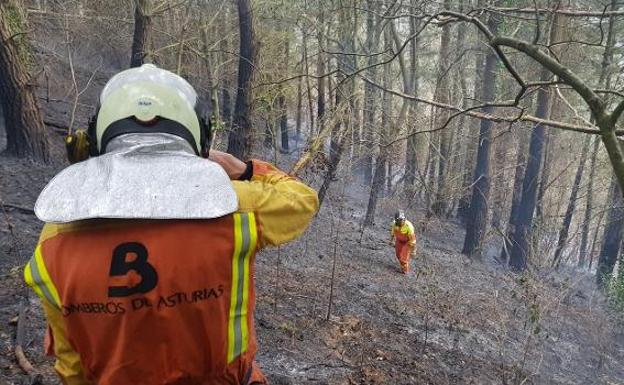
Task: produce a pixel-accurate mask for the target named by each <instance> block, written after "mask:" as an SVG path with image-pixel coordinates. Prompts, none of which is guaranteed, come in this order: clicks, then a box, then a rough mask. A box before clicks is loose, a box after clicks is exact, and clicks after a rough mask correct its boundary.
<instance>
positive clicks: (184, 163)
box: [24, 65, 318, 385]
mask: <svg viewBox="0 0 624 385" xmlns="http://www.w3.org/2000/svg"><path fill="white" fill-rule="evenodd" d="M196 105H197V95H196V93H195V91H194V90H193V88H192V87H191V86H190V85H189V84H188V83H187V82H186V81H185V80H184V79H182V78H181V77H179V76H177V75H175V74H173V73H171V72H168V71H165V70H162V69H159V68H156V67H155V66H153V65H144V66H142V67H140V68H134V69H130V70H127V71H123V72H121V73H119V74H117V75H115V76H114V77H113V78H111V80H110V81H109V82H108V83H107V85H106V86H105V87H104V89H103V90H102V93H101V95H100V98H99V107H98V111H97V113H96V116H95V117H94V119H92V122H91V124H90V127H89V133H88V138H89V145H90V146H91V149H90V153H91V158H89V159H87V160H84V161H81V162H78V163H76V164H73V165H71V166H69V167H68V168H66V169H65V170H63V171H62V172H61V173H59V175H57V176H56V177H55V178H53V180H52V181H51V182H50V183H49V184H48V185H47V186H46V187H45V189H44V190H43V191H42V193H41V195H40V196H39V198H38V200H37V203H36V205H35V212H36V214H37V216H38V217H39V218H40V219H41V220H43V221H44V222H46V224H45V226H44V228H43V231H42V233H41V236H40V239H39V242H38V244H37V247H36V250H35V253H34V256H33V258H32V259H31V260H30V262H29V263H28V264H27V266H26V268H25V272H24V275H25V279H26V282H27V283H28V285H30V286H31V287H32V288H33V290H34V291H35V292H36V293H37V294H38V295H39V296H40V297H41V299H42V303H43V308H44V311H45V315H46V318H47V321H48V332H47V334H46V350H47V352H48V353H49V354H51V355H54V356H55V357H56V364H55V369H56V371H57V373H58V374H59V376H60V377H61V379H62V381H63V383H64V384H70V385H82V384H101V385H130V384H146V385H150V384H211V385H212V384H215V385H221V384H223V385H225V384H237V385H238V384H265V383H266V380H265V378H264V376H263V375H262V373H261V372H260V370H259V369H258V367H257V365H256V364H255V362H254V357H255V354H256V350H257V344H256V336H255V331H254V318H253V313H254V302H255V296H254V257H255V255H256V252H257V251H258V250H259V249H261V248H263V247H265V246H267V245H279V244H282V243H284V242H287V241H289V240H291V239H293V238H296V237H297V236H299V235H300V234H301V233H302V232H303V231H304V230H305V228H306V227H307V225H308V223H309V222H310V221H311V219H312V217H313V215H314V214H315V213H316V211H317V210H318V199H317V194H316V192H315V191H314V190H312V189H310V188H309V187H307V186H306V185H304V184H303V183H301V182H300V181H298V180H296V179H295V178H292V177H290V176H288V175H286V174H285V173H283V172H281V171H280V170H278V169H276V168H275V167H273V166H271V165H270V164H268V163H265V162H262V161H258V160H251V161H249V162H247V163H244V162H242V161H240V160H238V159H236V158H234V157H233V156H231V155H228V154H225V153H221V152H217V151H212V150H211V151H210V155H209V157H208V159H206V155H207V153H208V149H209V147H210V126H209V124H207V123H205V122H204V121H203V120H202V119H201V118H200V117H199V115H198V114H197V113H196ZM200 155H204V156H200Z"/></svg>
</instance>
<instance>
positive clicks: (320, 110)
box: [316, 12, 327, 132]
mask: <svg viewBox="0 0 624 385" xmlns="http://www.w3.org/2000/svg"><path fill="white" fill-rule="evenodd" d="M324 20H325V18H324V16H323V12H321V13H320V15H319V28H320V30H319V33H318V44H319V47H320V48H321V49H325V47H324V46H323V33H324V29H325V27H324V24H323V23H324ZM325 71H326V68H325V55H324V54H323V52H319V53H318V58H317V64H316V72H317V74H318V76H320V77H319V78H318V84H317V96H316V109H317V110H316V111H317V113H316V117H317V119H316V121H317V122H318V131H319V132H322V131H323V126H324V125H325V124H324V121H323V117H324V116H325V92H326V91H325V83H326V81H327V79H326V78H325V76H322V75H324V74H325Z"/></svg>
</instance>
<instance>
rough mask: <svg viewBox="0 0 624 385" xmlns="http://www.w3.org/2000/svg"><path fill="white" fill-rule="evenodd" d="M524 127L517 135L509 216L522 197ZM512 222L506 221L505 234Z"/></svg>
mask: <svg viewBox="0 0 624 385" xmlns="http://www.w3.org/2000/svg"><path fill="white" fill-rule="evenodd" d="M524 131H525V129H522V131H520V135H519V137H518V153H517V154H516V169H515V170H514V184H513V190H512V196H511V211H510V212H511V214H510V215H509V217H510V218H516V217H518V208H519V207H520V200H521V198H522V178H523V177H524V173H525V172H526V162H527V144H528V142H529V137H528V136H527V135H526V134H524ZM511 229H512V222H511V220H510V221H509V222H508V223H507V229H506V231H505V234H511ZM504 242H505V245H504V246H503V248H502V250H501V257H500V260H501V261H504V262H505V263H506V262H507V260H508V259H509V251H510V250H509V249H508V246H510V245H508V242H507V240H504Z"/></svg>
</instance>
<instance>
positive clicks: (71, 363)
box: [41, 300, 90, 385]
mask: <svg viewBox="0 0 624 385" xmlns="http://www.w3.org/2000/svg"><path fill="white" fill-rule="evenodd" d="M41 302H42V303H43V311H44V313H45V316H46V319H47V320H48V328H49V329H48V330H49V332H50V333H51V336H50V343H51V345H50V346H49V351H50V353H52V354H53V355H54V356H55V357H56V363H55V364H54V369H55V370H56V373H57V374H58V375H59V377H61V381H62V382H63V384H64V385H89V384H90V382H89V381H87V380H86V379H85V378H84V373H83V371H82V365H81V363H80V356H79V355H78V353H76V352H75V351H74V349H73V348H72V347H71V345H70V344H69V341H67V337H66V334H65V323H64V322H63V315H62V314H61V311H60V310H59V309H58V308H56V307H54V306H53V305H51V304H50V303H48V302H47V301H45V300H42V301H41Z"/></svg>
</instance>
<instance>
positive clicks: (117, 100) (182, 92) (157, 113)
mask: <svg viewBox="0 0 624 385" xmlns="http://www.w3.org/2000/svg"><path fill="white" fill-rule="evenodd" d="M197 99H198V98H197V93H196V92H195V90H194V89H193V87H192V86H191V85H190V84H189V83H188V82H187V81H186V80H184V79H183V78H182V77H180V76H178V75H176V74H174V73H173V72H170V71H167V70H163V69H161V68H158V67H156V66H155V65H153V64H144V65H142V66H141V67H138V68H131V69H128V70H125V71H122V72H120V73H118V74H116V75H115V76H113V77H112V78H111V79H110V80H109V81H108V83H106V86H105V87H104V89H103V90H102V93H101V94H100V99H99V105H98V110H97V113H96V115H95V116H94V117H93V118H92V119H91V122H90V123H89V142H90V147H91V155H92V156H95V155H99V154H101V153H104V152H106V145H107V144H108V142H110V140H111V139H113V138H115V137H117V136H119V135H123V134H128V133H154V132H162V133H168V134H173V135H176V136H179V137H182V138H184V139H185V140H186V141H188V142H189V143H190V144H191V146H192V147H193V149H194V150H195V151H196V153H197V154H198V155H200V154H202V152H203V151H204V150H205V148H207V146H206V145H207V143H208V142H209V140H210V126H209V124H207V123H206V122H205V121H204V120H203V119H202V118H201V117H200V116H199V114H198V113H197Z"/></svg>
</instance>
